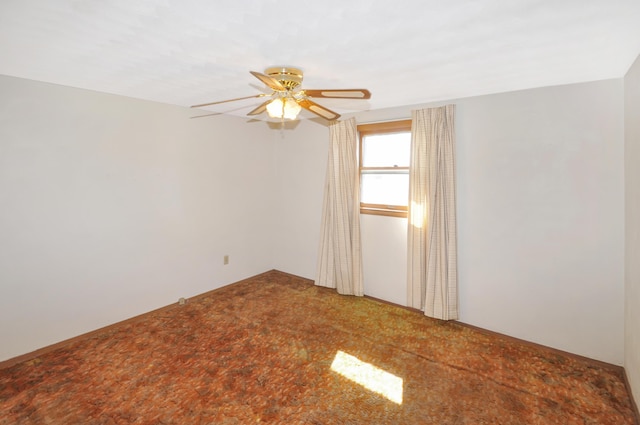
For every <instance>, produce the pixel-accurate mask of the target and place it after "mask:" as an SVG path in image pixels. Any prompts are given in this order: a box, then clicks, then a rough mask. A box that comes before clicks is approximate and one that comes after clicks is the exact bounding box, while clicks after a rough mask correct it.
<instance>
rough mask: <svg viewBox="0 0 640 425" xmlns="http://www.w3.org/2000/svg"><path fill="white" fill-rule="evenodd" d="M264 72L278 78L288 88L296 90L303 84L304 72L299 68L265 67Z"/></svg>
mask: <svg viewBox="0 0 640 425" xmlns="http://www.w3.org/2000/svg"><path fill="white" fill-rule="evenodd" d="M264 73H265V74H266V75H268V76H270V77H273V78H275V79H276V80H278V81H279V82H280V84H282V85H283V86H284V87H285V88H286V89H287V90H294V89H295V88H296V87H298V86H299V85H300V84H302V78H303V73H302V70H300V69H298V68H291V67H286V66H274V67H271V68H267V69H265V70H264Z"/></svg>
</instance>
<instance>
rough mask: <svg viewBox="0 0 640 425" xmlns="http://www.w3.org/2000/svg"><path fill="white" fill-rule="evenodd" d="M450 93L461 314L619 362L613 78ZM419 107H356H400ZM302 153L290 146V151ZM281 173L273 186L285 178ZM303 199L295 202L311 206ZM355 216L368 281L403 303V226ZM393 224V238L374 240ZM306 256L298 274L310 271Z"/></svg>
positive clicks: (618, 176) (619, 226)
mask: <svg viewBox="0 0 640 425" xmlns="http://www.w3.org/2000/svg"><path fill="white" fill-rule="evenodd" d="M374 95H375V94H374ZM451 102H452V103H455V104H456V105H457V125H456V129H457V156H458V158H457V160H458V162H457V166H458V170H457V175H458V220H459V224H458V225H459V233H458V245H459V279H460V282H459V283H460V304H461V321H463V322H467V323H470V324H473V325H476V326H480V327H483V328H486V329H490V330H494V331H497V332H502V333H505V334H508V335H512V336H514V337H518V338H523V339H526V340H530V341H533V342H537V343H540V344H544V345H548V346H551V347H555V348H558V349H562V350H566V351H570V352H574V353H577V354H581V355H584V356H588V357H592V358H595V359H599V360H603V361H607V362H610V363H614V364H620V365H621V364H622V362H623V324H624V318H623V305H624V283H623V282H624V278H623V270H624V264H623V261H624V253H623V249H624V248H623V246H624V242H623V240H624V239H623V238H624V227H623V226H624V176H623V165H624V159H623V154H624V152H623V150H624V139H623V127H624V122H623V114H624V111H623V83H622V80H621V79H619V80H607V81H600V82H593V83H586V84H576V85H570V86H560V87H549V88H541V89H534V90H526V91H520V92H513V93H505V94H497V95H490V96H482V97H475V98H468V99H460V100H452V101H451ZM447 103H448V102H447ZM417 107H418V106H415V107H404V108H395V109H391V110H383V111H371V112H363V113H359V114H356V118H357V120H358V123H365V122H375V121H384V120H392V119H406V118H409V117H410V111H411V109H415V108H417ZM291 137H295V136H294V135H292V136H291ZM305 137H308V135H305ZM299 143H305V140H299ZM314 155H315V151H314ZM325 156H326V152H323V154H322V155H319V156H318V158H316V161H318V163H319V162H320V161H326V159H325ZM303 157H305V153H304V152H301V153H300V155H297V154H294V153H291V154H290V155H289V156H288V157H287V162H296V161H298V160H302V158H303ZM304 160H305V161H309V160H310V159H309V158H305V159H304ZM308 165H309V164H307V166H308ZM315 168H317V169H318V170H321V169H322V167H320V166H316V167H315ZM313 179H314V181H317V180H318V179H319V178H318V177H313ZM280 184H281V187H280V191H282V192H286V191H287V190H288V185H290V183H287V182H282V181H281V182H280ZM295 184H296V185H301V184H302V183H301V182H299V181H298V182H295ZM282 185H284V186H282ZM312 196H315V195H312V194H308V195H307V196H306V198H304V197H303V199H308V198H310V197H312ZM302 205H304V203H302ZM302 205H301V206H300V207H299V208H298V209H297V211H296V214H299V215H306V214H315V212H314V211H313V209H311V208H305V207H304V206H302ZM313 208H315V206H313ZM362 223H363V226H362V230H363V235H362V238H363V243H364V244H365V246H364V247H363V257H364V258H363V262H364V269H365V270H364V273H365V293H367V294H369V295H373V296H377V297H379V298H384V299H387V300H390V301H393V302H398V303H402V304H404V303H405V293H406V292H405V291H406V289H405V288H404V282H402V281H401V280H404V276H405V275H406V260H405V258H402V257H401V255H404V256H405V257H406V253H404V252H401V251H400V250H399V249H398V246H399V245H401V244H402V240H403V238H406V234H405V235H403V234H401V233H402V232H403V230H402V227H403V226H399V225H398V221H397V219H394V218H386V219H385V218H383V219H382V220H379V219H373V218H370V217H364V218H363V219H362ZM296 231H297V232H303V231H306V232H307V235H309V238H306V237H305V236H300V237H299V239H300V241H303V240H308V241H309V243H313V244H317V241H316V240H315V239H314V238H313V237H311V236H312V235H313V236H314V235H316V234H317V233H318V229H317V227H313V228H309V229H307V230H305V229H302V228H300V227H297V228H296ZM404 232H406V230H404ZM390 234H394V237H393V242H392V243H390V244H388V245H387V246H381V245H380V242H381V241H382V240H386V239H387V238H388V237H389V236H388V235H390ZM315 248H316V247H315V246H312V245H308V246H307V247H306V248H303V247H302V245H299V246H298V249H300V250H303V251H305V252H307V251H308V252H315ZM405 249H406V248H405ZM277 258H280V259H281V258H283V255H281V253H280V252H278V253H277ZM313 267H315V263H313V264H309V265H308V269H306V270H300V271H299V272H298V274H301V275H304V276H313V273H315V269H313ZM388 276H391V277H393V276H397V279H390V278H388Z"/></svg>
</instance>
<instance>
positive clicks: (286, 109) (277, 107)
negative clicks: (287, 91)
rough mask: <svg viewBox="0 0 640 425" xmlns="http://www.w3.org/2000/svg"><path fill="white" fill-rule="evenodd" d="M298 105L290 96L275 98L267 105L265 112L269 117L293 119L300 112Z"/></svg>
mask: <svg viewBox="0 0 640 425" xmlns="http://www.w3.org/2000/svg"><path fill="white" fill-rule="evenodd" d="M300 109H302V108H301V107H300V105H298V102H296V100H295V99H292V98H286V99H282V98H277V99H274V100H273V101H272V102H271V103H269V104H268V105H267V114H269V116H270V117H271V118H286V119H288V120H295V119H296V118H297V117H298V114H299V113H300Z"/></svg>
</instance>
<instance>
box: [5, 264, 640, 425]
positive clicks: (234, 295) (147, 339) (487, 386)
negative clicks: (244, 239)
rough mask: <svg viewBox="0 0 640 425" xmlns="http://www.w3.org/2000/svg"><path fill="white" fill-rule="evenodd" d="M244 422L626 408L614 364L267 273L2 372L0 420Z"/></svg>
mask: <svg viewBox="0 0 640 425" xmlns="http://www.w3.org/2000/svg"><path fill="white" fill-rule="evenodd" d="M339 352H341V353H346V354H347V355H348V356H351V357H349V358H357V359H359V361H361V362H364V364H368V365H372V366H375V367H376V368H378V369H372V367H368V366H360V368H359V369H357V370H359V371H360V372H363V371H364V372H366V371H368V370H369V369H372V370H378V372H371V371H369V372H368V374H367V375H366V376H369V378H370V379H371V380H373V378H376V377H378V378H380V376H378V375H383V376H390V375H385V374H384V373H382V374H381V373H380V372H379V371H380V370H383V371H385V372H386V373H387V374H391V375H394V376H395V377H396V378H395V379H396V381H398V380H399V379H401V381H400V389H401V391H402V393H401V396H400V397H401V398H398V395H397V394H396V396H395V399H394V397H390V399H389V398H386V397H385V396H383V395H381V394H379V392H383V390H380V389H379V388H377V389H374V390H371V389H367V387H366V386H364V385H361V384H359V383H356V382H354V381H353V380H351V379H349V378H347V377H345V376H343V374H344V371H343V372H342V373H343V374H341V373H338V372H336V371H334V370H333V369H332V365H334V364H335V359H336V355H337V354H338V353H339ZM352 366H353V365H352ZM353 367H354V368H356V366H353ZM354 370H355V369H354ZM345 375H348V374H345ZM378 381H380V379H378ZM367 385H370V384H367ZM380 385H383V384H380ZM387 385H388V386H390V387H393V385H391V384H387ZM396 388H397V387H396ZM376 391H378V392H376ZM393 400H395V401H393ZM256 423H273V424H519V425H520V424H612V425H613V424H616V425H620V424H635V417H634V412H633V409H632V405H631V402H630V399H629V395H628V393H627V391H626V389H625V385H624V382H623V379H622V377H621V376H620V374H619V372H617V371H615V370H612V369H609V368H600V367H598V366H596V365H594V364H593V363H592V362H586V361H581V360H580V359H576V358H573V357H565V356H562V355H559V354H557V353H554V352H551V351H550V350H545V349H540V348H536V347H532V346H530V345H526V344H520V343H518V342H516V341H513V340H510V339H507V338H502V337H499V336H493V335H486V334H484V333H480V332H478V331H475V330H472V329H469V328H468V327H464V326H461V325H459V324H456V323H443V322H439V321H436V320H431V319H429V318H427V317H425V316H423V315H421V314H419V313H416V312H412V311H409V310H407V309H403V308H399V307H395V306H391V305H387V304H382V303H379V302H377V301H374V300H371V299H363V298H355V297H345V296H340V295H338V294H336V293H335V292H334V291H332V290H328V289H326V288H318V287H315V286H313V285H312V284H311V283H309V281H306V280H304V279H300V278H296V277H293V276H290V275H287V274H284V273H280V272H276V271H272V272H268V273H265V274H262V275H260V276H257V277H255V278H252V279H248V280H245V281H242V282H239V283H237V284H234V285H230V286H227V287H224V288H221V289H219V290H216V291H214V292H211V293H209V294H206V295H205V296H202V297H198V298H196V299H193V300H191V301H190V302H188V303H187V304H186V305H183V306H179V305H176V306H174V307H172V308H168V309H164V310H161V311H158V312H155V313H152V314H150V315H147V316H144V317H143V318H142V319H141V320H137V321H132V322H128V323H124V324H120V325H117V326H115V327H111V328H109V329H107V330H105V331H104V332H100V333H98V334H94V335H93V336H91V337H89V338H86V339H81V340H80V341H78V342H74V343H72V344H70V345H68V346H64V347H63V348H60V349H57V350H55V351H52V352H49V353H47V354H44V355H42V356H40V357H38V358H36V359H33V360H30V361H26V362H23V363H20V364H17V365H15V366H12V367H9V368H6V369H4V370H0V424H2V425H6V424H185V425H186V424H256Z"/></svg>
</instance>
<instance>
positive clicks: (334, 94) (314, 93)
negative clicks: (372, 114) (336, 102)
mask: <svg viewBox="0 0 640 425" xmlns="http://www.w3.org/2000/svg"><path fill="white" fill-rule="evenodd" d="M304 93H305V94H306V95H307V96H309V97H326V98H338V99H369V98H370V97H371V92H369V90H367V89H338V90H304Z"/></svg>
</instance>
